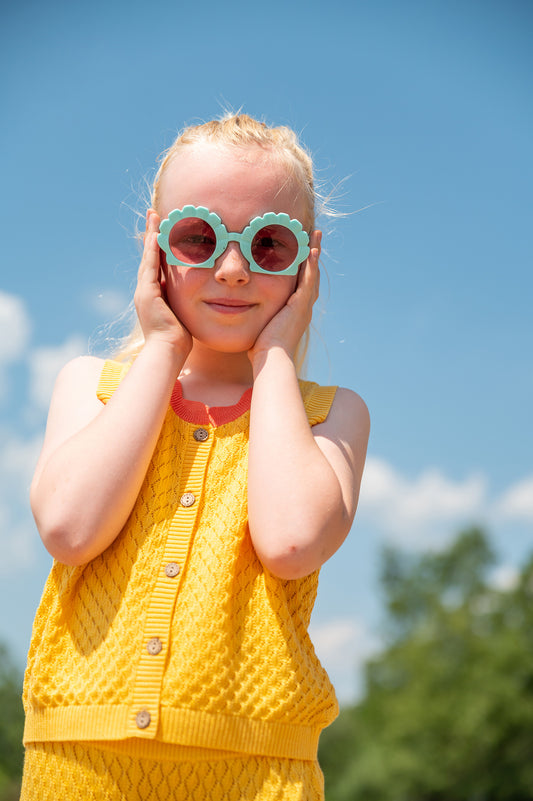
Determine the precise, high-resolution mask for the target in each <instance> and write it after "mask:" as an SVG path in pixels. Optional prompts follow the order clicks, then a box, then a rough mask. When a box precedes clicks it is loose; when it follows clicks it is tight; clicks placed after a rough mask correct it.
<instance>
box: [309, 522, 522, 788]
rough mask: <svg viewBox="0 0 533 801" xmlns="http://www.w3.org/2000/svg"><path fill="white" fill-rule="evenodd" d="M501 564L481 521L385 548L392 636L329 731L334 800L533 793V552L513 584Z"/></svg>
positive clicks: (325, 744)
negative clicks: (436, 543)
mask: <svg viewBox="0 0 533 801" xmlns="http://www.w3.org/2000/svg"><path fill="white" fill-rule="evenodd" d="M493 565H494V556H493V554H492V552H491V550H490V547H489V545H488V541H487V538H486V536H485V535H484V534H483V532H482V531H480V530H478V529H472V530H469V531H466V532H464V533H463V534H461V535H460V536H459V537H458V538H457V540H456V541H455V542H454V543H453V544H452V545H451V547H450V548H449V549H448V550H446V551H445V552H443V553H431V554H425V555H423V556H417V557H415V556H413V555H407V554H406V553H404V552H400V551H398V550H390V549H389V550H387V551H386V552H385V553H384V557H383V570H382V585H383V590H384V594H385V599H386V609H387V620H386V642H387V646H386V647H385V649H384V650H383V651H382V653H381V654H380V655H379V656H378V657H377V658H375V659H374V660H373V661H371V662H370V663H369V664H368V665H367V668H366V693H365V696H364V698H363V699H362V700H361V702H360V703H358V704H357V705H356V706H354V707H351V708H347V709H345V710H343V711H342V712H341V715H340V718H339V720H338V721H337V722H336V723H335V724H334V725H333V726H332V727H331V728H330V729H329V730H326V732H325V733H324V735H323V738H322V741H321V749H320V760H321V764H322V767H323V769H324V773H325V776H326V789H327V795H326V797H327V801H359V800H360V801H522V799H524V801H525V799H532V798H533V760H532V759H531V755H532V754H533V603H532V602H533V559H532V560H531V561H529V562H528V563H527V564H526V565H525V566H524V567H523V569H522V571H521V574H520V576H519V579H518V581H517V583H516V585H515V586H514V587H513V588H512V589H508V590H502V589H497V588H496V587H495V586H493V584H491V582H490V572H491V568H492V567H493Z"/></svg>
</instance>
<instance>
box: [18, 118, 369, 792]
mask: <svg viewBox="0 0 533 801" xmlns="http://www.w3.org/2000/svg"><path fill="white" fill-rule="evenodd" d="M320 239H321V234H320V232H319V231H317V230H315V212H314V190H313V175H312V164H311V162H310V159H309V157H308V155H307V154H306V152H305V151H304V150H303V149H302V147H301V146H300V145H299V144H298V142H297V139H296V137H295V135H294V133H293V132H292V131H290V130H289V129H287V128H283V127H282V128H268V127H267V126H265V125H264V124H262V123H259V122H256V121H255V120H253V119H251V118H249V117H247V116H243V115H241V116H233V117H230V118H226V119H223V120H222V121H213V122H210V123H207V124H204V125H199V126H196V127H192V128H189V129H187V130H186V131H185V132H184V133H183V134H182V135H181V136H180V137H178V139H177V140H176V141H175V143H174V144H173V145H172V147H171V148H170V149H169V151H168V152H167V154H166V157H165V158H164V160H163V162H162V164H161V167H160V169H159V172H158V174H157V176H156V179H155V183H154V188H153V196H152V208H151V209H149V211H148V213H147V219H146V233H145V237H144V252H143V257H142V261H141V265H140V269H139V276H138V283H137V289H136V293H135V305H136V309H137V315H138V320H139V324H140V329H139V331H138V333H139V334H140V340H139V342H138V343H137V344H136V343H135V342H133V345H132V347H131V348H130V356H129V357H128V358H126V359H122V360H115V361H106V362H105V363H104V362H102V361H101V360H100V359H97V358H92V357H84V358H81V359H76V360H74V361H73V362H71V363H70V364H68V365H67V366H66V367H65V368H64V369H63V371H62V372H61V374H60V376H59V378H58V381H57V385H56V388H55V390H54V395H53V399H52V404H51V408H50V414H49V420H48V425H47V430H46V437H45V442H44V446H43V451H42V454H41V457H40V459H39V462H38V465H37V469H36V472H35V477H34V480H33V484H32V489H31V503H32V508H33V512H34V515H35V519H36V521H37V525H38V528H39V532H40V534H41V537H42V539H43V541H44V544H45V545H46V547H47V549H48V550H49V551H50V553H51V554H52V556H53V557H54V559H55V561H54V566H53V568H52V571H51V574H50V577H49V579H48V582H47V584H46V587H45V590H44V595H43V599H42V601H41V605H40V607H39V610H38V612H37V617H36V620H35V624H34V631H33V638H32V644H31V647H30V652H29V657H28V668H27V671H26V679H25V689H24V704H25V710H26V728H25V735H24V740H25V744H26V761H25V771H24V779H23V789H22V799H23V800H24V801H28V799H39V801H44V800H45V799H50V801H57V799H62V801H68V799H83V800H84V801H87V799H95V800H96V799H113V800H114V799H128V800H129V799H132V800H134V801H138V800H140V799H161V801H163V799H164V800H165V801H167V799H201V801H206V799H236V801H237V800H240V799H261V800H263V799H305V801H314V800H315V799H321V798H323V778H322V774H321V772H320V769H319V767H318V764H317V761H316V753H317V744H318V737H319V734H320V731H321V729H323V728H324V727H325V726H327V725H328V724H330V723H331V722H332V720H333V719H334V718H335V716H336V714H337V702H336V699H335V695H334V691H333V688H332V686H331V684H330V682H329V679H328V677H327V675H326V673H325V671H324V670H323V668H322V667H321V665H320V663H319V661H318V660H317V658H316V655H315V653H314V650H313V646H312V644H311V642H310V640H309V636H308V633H307V628H308V624H309V619H310V615H311V611H312V607H313V603H314V600H315V596H316V591H317V582H318V571H319V568H320V567H321V565H322V564H323V563H324V562H325V561H326V560H327V559H328V558H329V557H330V556H331V555H332V554H333V553H334V552H335V551H336V550H337V549H338V548H339V546H340V545H341V543H342V542H343V540H344V538H345V537H346V535H347V534H348V532H349V530H350V526H351V524H352V521H353V517H354V514H355V509H356V505H357V498H358V491H359V484H360V480H361V475H362V471H363V464H364V459H365V452H366V445H367V439H368V431H369V422H368V413H367V410H366V407H365V405H364V403H363V401H362V400H361V399H360V398H359V396H357V395H356V394H354V393H353V392H351V391H350V390H346V389H336V388H334V387H320V386H317V385H316V384H313V383H310V382H305V381H299V379H298V376H297V368H296V366H295V359H296V354H297V352H298V348H299V346H300V345H301V342H302V341H303V340H304V339H305V334H306V331H307V328H308V326H309V324H310V321H311V314H312V308H313V304H314V302H315V300H316V298H317V296H318V285H319V268H318V259H319V255H320ZM134 339H135V337H134ZM131 351H133V355H131Z"/></svg>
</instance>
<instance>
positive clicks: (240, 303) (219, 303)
mask: <svg viewBox="0 0 533 801" xmlns="http://www.w3.org/2000/svg"><path fill="white" fill-rule="evenodd" d="M204 303H205V304H206V305H207V306H209V308H210V309H212V310H213V311H217V312H220V313H221V314H242V313H243V312H245V311H248V310H249V309H251V308H253V307H254V306H255V305H256V304H255V303H247V302H246V301H245V300H237V299H236V298H212V299H211V300H206V301H204Z"/></svg>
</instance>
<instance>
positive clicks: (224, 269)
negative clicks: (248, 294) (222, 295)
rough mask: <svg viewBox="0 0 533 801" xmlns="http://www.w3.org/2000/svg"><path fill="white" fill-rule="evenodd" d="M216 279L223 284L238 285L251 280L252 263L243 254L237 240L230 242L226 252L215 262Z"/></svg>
mask: <svg viewBox="0 0 533 801" xmlns="http://www.w3.org/2000/svg"><path fill="white" fill-rule="evenodd" d="M214 275H215V279H216V280H217V281H220V282H221V283H223V284H229V285H230V286H233V285H235V286H237V285H239V284H247V283H248V282H249V280H250V265H249V264H248V262H247V261H246V259H245V258H244V256H243V255H242V252H241V249H240V247H239V245H238V243H237V242H228V246H227V248H226V250H225V251H224V253H221V254H220V256H219V257H218V259H217V260H216V262H215V272H214Z"/></svg>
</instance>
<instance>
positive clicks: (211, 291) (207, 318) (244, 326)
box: [157, 143, 307, 353]
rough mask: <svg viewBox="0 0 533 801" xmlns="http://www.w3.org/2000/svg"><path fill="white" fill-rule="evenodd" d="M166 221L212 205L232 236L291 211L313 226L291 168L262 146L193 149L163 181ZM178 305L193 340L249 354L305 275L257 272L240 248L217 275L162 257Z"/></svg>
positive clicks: (224, 257)
mask: <svg viewBox="0 0 533 801" xmlns="http://www.w3.org/2000/svg"><path fill="white" fill-rule="evenodd" d="M159 198H160V200H159V208H158V209H157V212H158V214H159V216H160V217H161V219H164V218H166V217H168V215H169V213H170V212H171V211H172V210H173V209H181V208H183V206H186V205H192V206H205V207H207V208H208V209H209V211H213V212H215V213H216V214H218V216H219V217H220V218H221V220H222V222H223V223H224V225H225V226H226V228H227V230H228V231H230V232H236V233H240V232H241V231H242V230H243V229H244V228H245V227H246V226H247V225H248V223H249V222H250V220H252V219H253V218H254V217H257V216H261V215H262V214H265V213H266V212H268V211H273V212H276V213H281V212H285V213H286V214H288V215H289V216H290V217H291V218H296V219H298V220H300V222H301V223H302V224H303V226H304V227H306V226H307V220H306V211H307V208H306V203H305V198H304V193H303V191H302V189H301V186H300V184H299V182H298V180H297V178H295V177H294V176H292V175H290V174H288V170H287V167H286V166H284V164H283V162H281V161H280V160H279V159H276V157H275V156H272V155H271V154H270V153H269V152H268V151H267V152H265V151H263V150H262V149H261V148H259V147H255V146H253V147H246V148H239V149H236V148H229V147H223V146H219V145H214V144H212V143H198V144H195V145H191V146H187V147H185V148H184V149H183V150H182V151H181V153H180V154H179V155H178V156H177V157H176V159H175V160H174V161H173V162H171V163H170V164H169V166H168V167H167V169H166V171H165V173H164V175H163V176H162V178H161V185H160V194H159ZM162 262H163V271H164V275H165V281H166V294H167V300H168V303H169V304H170V307H171V308H172V310H173V311H174V313H175V314H176V316H177V317H178V318H179V319H180V320H181V321H182V322H183V324H184V325H185V326H186V328H187V329H188V330H189V331H190V333H191V334H192V336H193V337H194V338H195V339H196V340H198V341H200V342H202V343H203V344H204V345H207V346H208V347H210V348H213V349H215V350H218V351H224V352H232V353H236V352H243V351H247V350H249V349H250V348H251V347H252V346H253V344H254V342H255V340H256V339H257V337H258V336H259V334H260V333H261V331H262V330H263V328H264V327H265V326H266V325H267V323H268V322H269V321H270V320H271V319H272V317H274V315H275V314H276V313H277V312H278V311H279V310H280V309H281V308H282V307H283V306H284V305H285V303H286V301H287V299H288V298H289V297H290V295H291V294H292V293H293V292H294V289H295V287H296V282H297V276H286V275H265V274H262V273H255V272H251V271H250V268H249V265H248V262H247V261H246V259H245V258H244V256H243V255H242V253H241V250H240V248H239V245H238V243H237V242H230V243H229V244H228V247H227V248H226V250H225V251H224V253H222V254H221V255H220V256H219V258H218V259H217V260H216V262H215V266H214V268H213V269H206V268H201V267H200V268H198V267H181V266H173V265H167V264H166V262H165V261H164V256H162Z"/></svg>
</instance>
